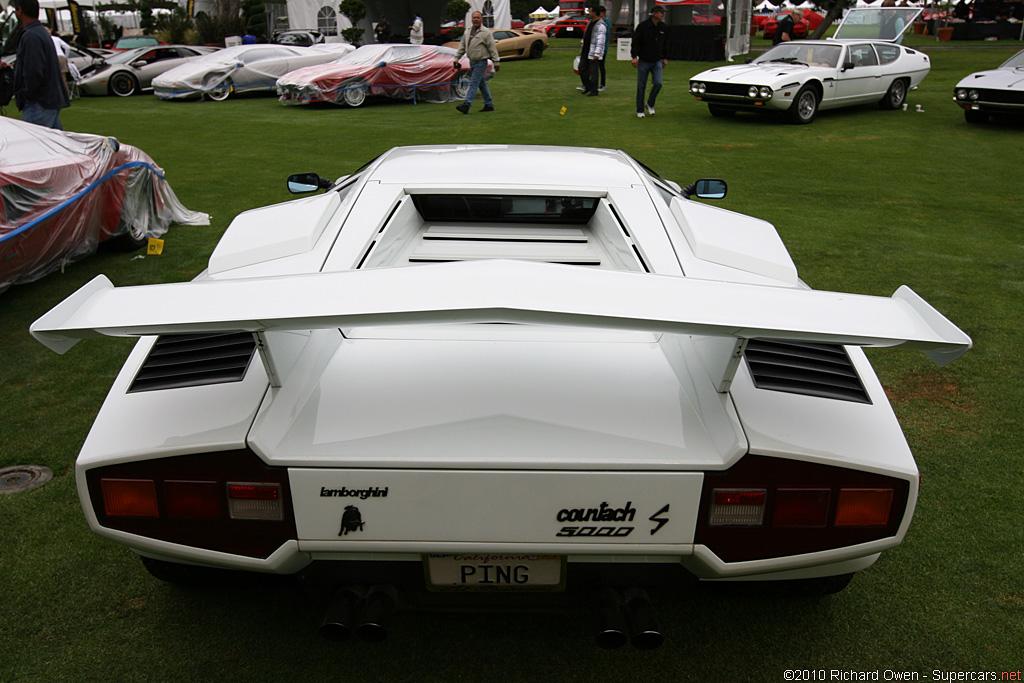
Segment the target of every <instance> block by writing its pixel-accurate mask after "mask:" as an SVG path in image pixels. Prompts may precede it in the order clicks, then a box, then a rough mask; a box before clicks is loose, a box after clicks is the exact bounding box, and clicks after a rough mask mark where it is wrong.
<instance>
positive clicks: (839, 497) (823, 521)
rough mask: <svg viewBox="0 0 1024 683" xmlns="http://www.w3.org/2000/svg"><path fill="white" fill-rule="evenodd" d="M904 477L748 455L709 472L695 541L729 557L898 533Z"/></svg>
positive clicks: (852, 542)
mask: <svg viewBox="0 0 1024 683" xmlns="http://www.w3.org/2000/svg"><path fill="white" fill-rule="evenodd" d="M909 492H910V483H909V482H908V481H907V480H905V479H897V478H895V477H887V476H884V475H880V474H873V473H870V472H862V471H859V470H851V469H846V468H842V467H832V466H829V465H818V464H815V463H807V462H800V461H796V460H787V459H784V458H772V457H766V456H759V455H748V456H746V457H744V458H743V459H742V460H741V461H740V462H739V463H737V464H736V465H735V466H733V467H732V468H731V469H729V470H727V471H725V472H709V473H707V474H706V475H705V477H704V488H703V491H702V493H701V507H700V510H701V513H700V518H699V519H698V521H697V533H696V538H695V541H696V542H697V543H701V544H703V545H706V546H707V547H708V548H710V549H711V550H712V551H713V552H714V553H715V554H716V555H718V557H719V558H721V559H722V560H724V561H726V562H742V561H746V560H761V559H766V558H771V557H783V556H786V555H799V554H803V553H811V552H818V551H821V550H830V549H833V548H841V547H844V546H850V545H856V544H859V543H867V542H868V541H874V540H878V539H881V538H886V537H889V536H895V535H896V533H897V531H898V530H899V528H900V524H901V523H902V521H903V515H904V512H905V511H906V507H907V498H908V496H909Z"/></svg>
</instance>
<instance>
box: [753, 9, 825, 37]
mask: <svg viewBox="0 0 1024 683" xmlns="http://www.w3.org/2000/svg"><path fill="white" fill-rule="evenodd" d="M787 14H789V12H779V13H777V14H774V15H772V16H770V17H768V18H767V19H765V20H764V37H765V38H774V37H775V29H776V27H777V26H778V25H779V20H780V19H782V17H784V16H785V15H787ZM757 18H758V17H754V20H756V19H757ZM824 19H825V18H824V17H823V16H821V15H820V14H818V13H817V12H814V11H810V10H805V11H804V18H803V19H801V20H800V21H799V22H798V23H796V24H794V26H793V33H794V34H795V37H796V38H806V37H807V35H808V34H809V33H810V32H811V31H813V30H814V29H816V28H818V24H820V23H821V22H822V21H824Z"/></svg>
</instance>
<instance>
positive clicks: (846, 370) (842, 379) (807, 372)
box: [744, 339, 871, 403]
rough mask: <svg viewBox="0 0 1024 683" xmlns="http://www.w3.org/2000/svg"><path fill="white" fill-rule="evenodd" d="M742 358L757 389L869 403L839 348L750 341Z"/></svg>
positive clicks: (851, 366)
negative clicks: (744, 359) (745, 361)
mask: <svg viewBox="0 0 1024 683" xmlns="http://www.w3.org/2000/svg"><path fill="white" fill-rule="evenodd" d="M744 355H745V357H746V359H747V367H748V368H749V369H750V375H751V377H753V379H754V386H755V387H757V388H758V389H767V390H769V391H784V392H786V393H789V394H804V395H806V396H819V397H821V398H834V399H837V400H840V401H854V402H856V403H871V399H869V398H868V393H867V391H866V390H865V389H864V385H863V384H862V383H861V381H860V377H859V376H858V375H857V371H856V370H855V369H854V367H853V363H852V362H851V361H850V357H849V356H848V355H847V354H846V349H844V348H843V347H842V346H839V345H836V344H812V343H810V342H797V341H769V340H766V339H751V340H750V341H749V342H748V343H747V350H746V353H745V354H744Z"/></svg>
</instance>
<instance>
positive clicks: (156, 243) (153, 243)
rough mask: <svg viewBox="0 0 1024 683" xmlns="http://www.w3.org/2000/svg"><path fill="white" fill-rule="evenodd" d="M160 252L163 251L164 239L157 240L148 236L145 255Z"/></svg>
mask: <svg viewBox="0 0 1024 683" xmlns="http://www.w3.org/2000/svg"><path fill="white" fill-rule="evenodd" d="M162 253H164V241H163V240H158V239H157V238H155V237H150V238H149V243H148V244H146V255H147V256H159V255H160V254H162Z"/></svg>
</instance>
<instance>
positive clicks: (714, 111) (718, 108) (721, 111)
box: [708, 104, 736, 119]
mask: <svg viewBox="0 0 1024 683" xmlns="http://www.w3.org/2000/svg"><path fill="white" fill-rule="evenodd" d="M708 111H709V112H711V115H712V116H718V117H721V118H723V119H725V118H729V117H730V116H736V110H735V109H730V108H729V107H723V106H722V105H720V104H709V105H708Z"/></svg>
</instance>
